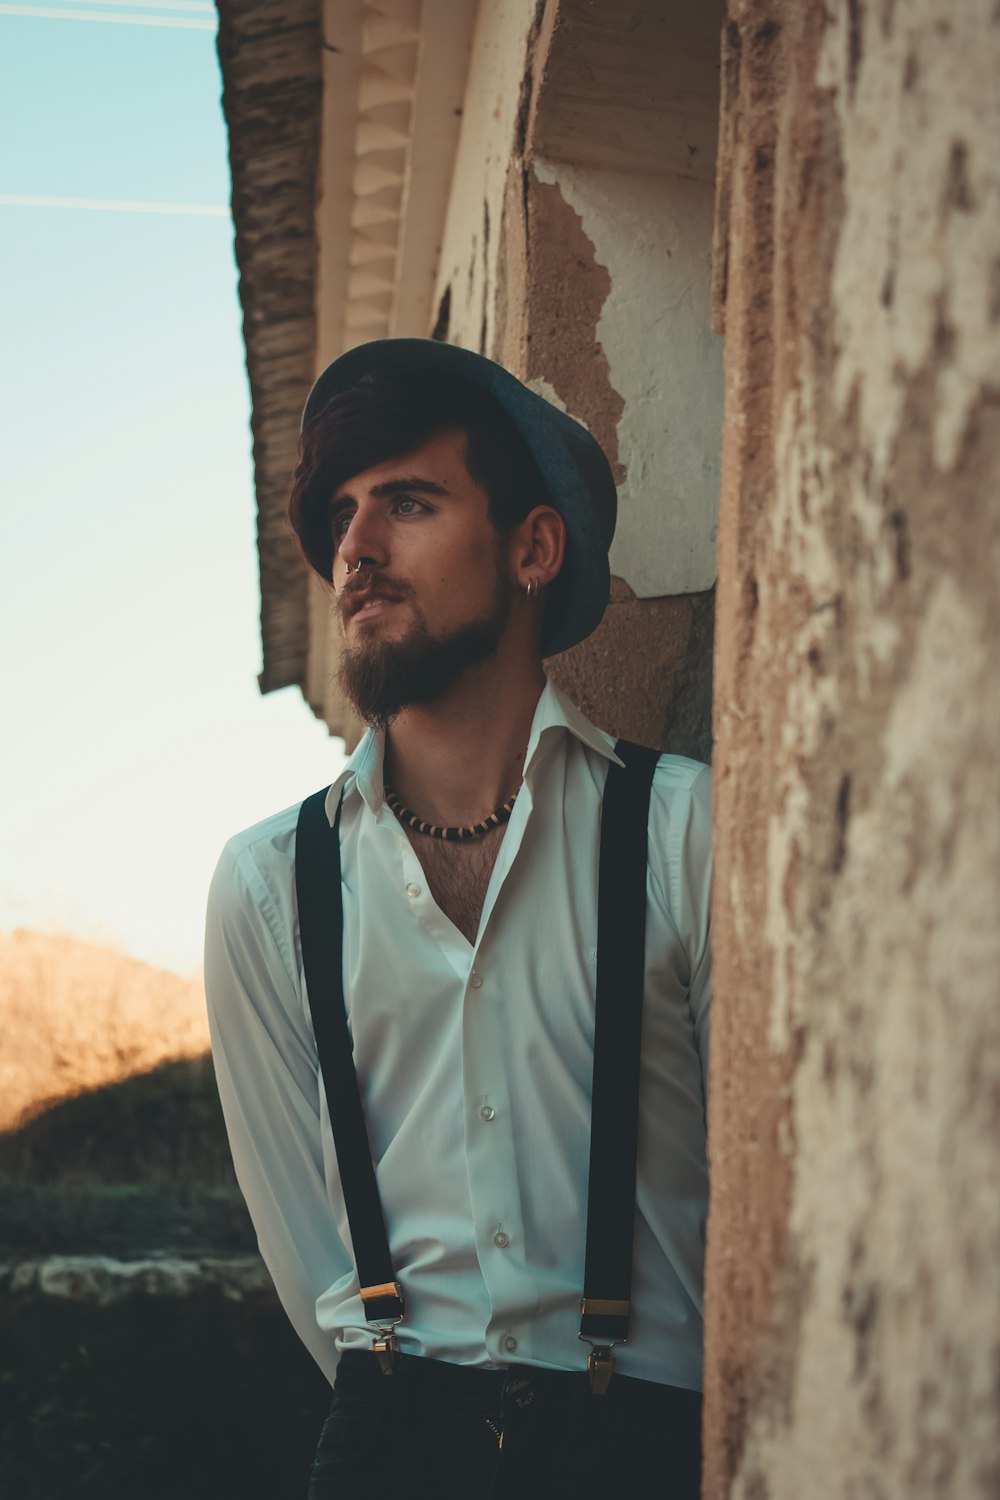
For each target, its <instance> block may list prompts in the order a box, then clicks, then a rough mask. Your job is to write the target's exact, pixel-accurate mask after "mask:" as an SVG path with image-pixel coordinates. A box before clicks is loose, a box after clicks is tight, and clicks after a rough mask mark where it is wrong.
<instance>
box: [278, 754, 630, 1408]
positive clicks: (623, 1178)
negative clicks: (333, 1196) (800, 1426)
mask: <svg viewBox="0 0 1000 1500" xmlns="http://www.w3.org/2000/svg"><path fill="white" fill-rule="evenodd" d="M615 751H616V754H617V755H619V756H620V757H621V759H622V760H623V761H624V762H625V765H624V769H622V768H620V767H618V766H616V765H614V764H613V763H612V764H611V765H610V766H609V769H608V778H607V782H606V784H605V788H604V804H603V808H602V812H601V857H600V877H599V884H598V898H597V1003H596V1015H595V1022H594V1084H593V1104H592V1113H591V1132H590V1183H589V1188H588V1201H587V1256H586V1264H585V1268H584V1282H583V1297H582V1298H581V1303H580V1307H581V1319H580V1335H579V1336H580V1338H581V1339H583V1340H584V1342H586V1343H588V1344H590V1345H591V1353H590V1357H589V1359H588V1361H587V1369H588V1373H589V1376H590V1383H591V1386H592V1388H593V1390H594V1391H595V1393H597V1394H603V1392H604V1391H605V1390H607V1386H608V1382H609V1381H610V1379H611V1376H612V1374H613V1372H614V1358H613V1356H612V1352H611V1348H612V1345H614V1344H620V1343H624V1342H625V1340H626V1339H627V1337H628V1327H629V1314H630V1311H631V1286H632V1240H633V1231H634V1226H635V1163H636V1144H637V1138H638V1129H639V1047H640V1039H641V1031H642V991H643V975H644V968H645V963H644V959H645V947H646V828H647V823H648V819H649V797H650V789H651V786H652V780H653V771H654V768H655V766H656V762H657V760H658V758H659V752H658V751H656V750H648V749H646V748H645V747H643V746H641V745H632V744H630V743H629V742H628V741H627V740H619V741H618V744H617V745H616V746H615ZM326 795H327V789H326V788H323V790H321V791H318V792H315V793H314V794H313V795H312V796H311V797H307V798H306V800H305V801H304V802H303V804H302V807H301V809H300V811H299V820H298V827H297V830H296V843H295V888H296V896H297V900H298V912H299V937H300V941H301V944H302V962H303V967H304V969H305V976H306V987H307V990H308V994H309V1009H310V1011H311V1013H312V1022H313V1031H314V1033H315V1036H316V1049H317V1052H318V1053H319V1059H320V1066H321V1068H322V1073H323V1083H324V1087H325V1090H326V1099H327V1106H328V1109H329V1113H330V1125H331V1128H332V1131H333V1139H334V1144H335V1147H336V1151H337V1164H338V1167H339V1169H340V1180H341V1185H342V1187H343V1192H344V1206H345V1208H346V1210H347V1219H348V1223H349V1224H350V1229H351V1241H352V1244H353V1247H354V1257H355V1262H356V1265H357V1270H358V1280H359V1282H360V1286H361V1299H362V1302H363V1303H364V1308H365V1314H366V1316H367V1318H368V1321H369V1322H370V1323H373V1324H375V1325H376V1326H377V1328H378V1332H377V1334H376V1335H375V1338H374V1343H373V1347H374V1350H375V1353H376V1354H377V1355H378V1356H379V1361H380V1363H381V1365H382V1368H383V1370H385V1371H386V1373H390V1372H391V1370H392V1367H393V1359H394V1355H395V1353H396V1349H397V1344H396V1339H395V1337H394V1334H393V1330H394V1328H395V1327H396V1325H397V1324H398V1323H400V1322H401V1321H402V1319H403V1315H404V1306H403V1293H402V1289H401V1288H400V1286H399V1283H398V1282H397V1281H396V1279H395V1273H394V1271H393V1268H392V1261H391V1258H390V1255H389V1240H388V1236H387V1234H386V1228H385V1219H384V1217H383V1214H382V1204H381V1201H380V1199H379V1195H378V1187H377V1185H376V1182H375V1167H374V1164H373V1162H372V1153H371V1146H370V1144H369V1141H368V1133H367V1128H366V1126H365V1118H364V1111H363V1109H362V1105H361V1092H360V1089H359V1087H358V1079H357V1073H356V1071H355V1068H354V1057H353V1049H352V1045H351V1036H350V1031H349V1029H348V1025H347V1009H346V1005H345V1003H344V984H343V960H342V947H343V926H344V913H343V905H342V901H341V885H340V808H339V807H338V809H337V816H336V818H335V820H334V823H333V827H332V828H331V827H330V824H329V823H328V822H327V818H326V811H325V803H326Z"/></svg>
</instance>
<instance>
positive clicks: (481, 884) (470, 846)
mask: <svg viewBox="0 0 1000 1500" xmlns="http://www.w3.org/2000/svg"><path fill="white" fill-rule="evenodd" d="M504 831H505V830H504V826H501V827H500V828H494V829H492V830H491V832H489V833H485V834H483V835H482V837H481V838H477V839H470V840H469V841H468V843H450V842H447V841H445V840H444V839H431V838H427V837H426V835H424V834H420V833H413V832H410V831H409V830H408V831H407V837H408V838H409V840H410V843H411V845H412V846H413V851H414V853H415V854H416V856H417V858H418V859H419V861H420V865H421V868H422V869H423V872H424V874H425V875H426V877H427V884H428V885H429V886H430V888H431V895H432V896H433V897H434V900H435V901H436V902H437V904H438V906H439V907H440V908H441V910H442V911H443V912H444V914H445V916H446V917H447V918H448V919H449V920H450V921H451V922H453V923H454V924H455V926H456V927H457V928H458V930H459V932H460V933H462V935H463V937H465V938H467V939H468V941H469V942H470V943H474V942H475V941H476V934H477V933H478V931H479V919H480V917H481V916H482V914H483V902H484V901H485V900H486V891H487V889H488V887H489V883H490V876H491V875H492V874H493V866H494V865H495V864H496V860H497V853H498V851H499V849H500V843H501V841H502V839H503V836H504Z"/></svg>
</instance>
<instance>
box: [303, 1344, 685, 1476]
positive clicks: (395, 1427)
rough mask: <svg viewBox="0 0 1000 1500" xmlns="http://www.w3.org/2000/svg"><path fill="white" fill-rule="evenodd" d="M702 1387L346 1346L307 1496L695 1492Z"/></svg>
mask: <svg viewBox="0 0 1000 1500" xmlns="http://www.w3.org/2000/svg"><path fill="white" fill-rule="evenodd" d="M700 1481H701V1395H700V1394H699V1392H697V1391H685V1390H678V1389H677V1388H676V1387H674V1386H665V1385H657V1384H655V1383H654V1382H652V1381H648V1380H630V1379H628V1378H627V1377H625V1376H622V1375H615V1376H614V1378H613V1379H612V1381H611V1385H610V1387H609V1389H608V1391H607V1392H606V1394H605V1395H603V1396H595V1395H594V1394H593V1393H592V1392H591V1390H590V1387H589V1385H588V1383H587V1377H586V1375H585V1374H576V1373H575V1372H569V1371H562V1370H537V1369H535V1368H534V1367H532V1366H529V1365H512V1366H511V1367H510V1368H509V1369H506V1370H477V1369H472V1368H469V1367H466V1366H462V1365H450V1364H445V1363H443V1362H441V1361H440V1360H434V1359H418V1358H416V1357H415V1356H413V1355H405V1354H404V1355H400V1356H399V1357H398V1359H397V1363H396V1369H395V1372H394V1373H393V1374H392V1375H383V1374H382V1372H381V1370H380V1368H379V1366H378V1362H377V1361H376V1359H375V1356H374V1355H373V1354H368V1353H364V1352H362V1351H360V1350H351V1351H348V1352H347V1353H346V1354H343V1355H342V1356H341V1359H340V1366H339V1369H338V1372H337V1382H336V1385H335V1386H334V1394H333V1403H332V1405H331V1407H330V1415H329V1416H328V1417H327V1419H326V1421H325V1423H324V1424H323V1431H322V1435H321V1437H320V1442H319V1448H318V1450H317V1453H316V1459H315V1462H314V1464H313V1468H312V1479H311V1481H310V1485H309V1494H308V1500H368V1497H375V1496H378V1497H379V1500H384V1497H385V1496H387V1495H403V1496H408V1497H413V1500H421V1497H423V1496H426V1497H427V1500H431V1497H433V1500H480V1497H482V1500H487V1497H489V1500H506V1497H508V1496H509V1497H511V1500H513V1497H516V1500H534V1497H538V1500H561V1497H566V1500H569V1497H570V1496H572V1497H573V1500H583V1497H586V1496H588V1495H593V1496H598V1497H601V1496H602V1493H603V1487H604V1486H610V1487H612V1488H610V1490H609V1491H608V1492H607V1493H608V1494H609V1495H610V1496H612V1497H615V1500H625V1497H627V1496H631V1495H632V1494H633V1493H634V1494H639V1493H641V1492H642V1489H643V1487H644V1486H645V1485H646V1484H649V1485H651V1486H655V1488H651V1489H650V1493H655V1494H657V1495H658V1496H662V1497H663V1500H698V1495H699V1489H700Z"/></svg>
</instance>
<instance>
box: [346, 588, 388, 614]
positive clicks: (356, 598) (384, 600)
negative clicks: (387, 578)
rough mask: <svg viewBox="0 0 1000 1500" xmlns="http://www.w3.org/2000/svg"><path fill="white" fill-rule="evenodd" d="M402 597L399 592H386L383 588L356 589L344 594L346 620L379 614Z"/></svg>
mask: <svg viewBox="0 0 1000 1500" xmlns="http://www.w3.org/2000/svg"><path fill="white" fill-rule="evenodd" d="M400 597H401V596H400V595H399V594H394V593H388V592H384V591H383V590H382V589H356V590H352V591H351V593H349V594H345V595H344V598H343V600H342V601H341V608H342V610H343V614H344V618H345V620H357V619H364V618H365V616H367V615H374V614H378V613H379V612H380V611H381V610H383V609H385V608H387V607H388V606H389V605H391V604H398V603H399V601H400Z"/></svg>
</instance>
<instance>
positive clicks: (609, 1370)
mask: <svg viewBox="0 0 1000 1500" xmlns="http://www.w3.org/2000/svg"><path fill="white" fill-rule="evenodd" d="M614 1373H615V1357H614V1355H613V1354H612V1352H611V1349H610V1347H609V1346H608V1345H607V1344H593V1345H591V1350H590V1354H589V1355H588V1357H587V1379H588V1380H589V1381H590V1389H591V1390H592V1391H593V1393H594V1395H595V1396H603V1395H604V1393H605V1392H606V1391H607V1389H608V1386H609V1385H610V1384H611V1377H612V1375H613V1374H614Z"/></svg>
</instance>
